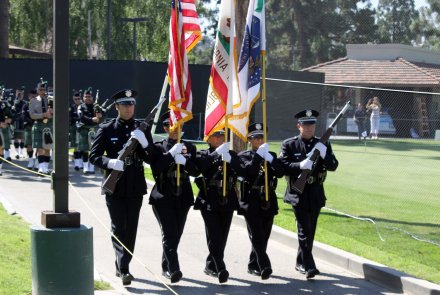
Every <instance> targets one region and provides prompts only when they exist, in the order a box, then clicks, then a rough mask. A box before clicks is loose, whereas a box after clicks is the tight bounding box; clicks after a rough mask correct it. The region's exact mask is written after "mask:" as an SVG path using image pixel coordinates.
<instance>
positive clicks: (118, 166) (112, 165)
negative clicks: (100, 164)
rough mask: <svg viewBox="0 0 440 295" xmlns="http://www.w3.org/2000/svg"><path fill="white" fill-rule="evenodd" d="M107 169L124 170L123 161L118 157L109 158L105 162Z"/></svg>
mask: <svg viewBox="0 0 440 295" xmlns="http://www.w3.org/2000/svg"><path fill="white" fill-rule="evenodd" d="M107 167H108V169H113V170H118V171H124V161H121V160H118V159H111V160H110V161H108V164H107Z"/></svg>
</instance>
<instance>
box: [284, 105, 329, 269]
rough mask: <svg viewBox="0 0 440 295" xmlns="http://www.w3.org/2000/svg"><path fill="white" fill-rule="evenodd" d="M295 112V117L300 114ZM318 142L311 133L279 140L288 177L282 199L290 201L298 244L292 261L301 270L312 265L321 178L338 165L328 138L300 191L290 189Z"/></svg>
mask: <svg viewBox="0 0 440 295" xmlns="http://www.w3.org/2000/svg"><path fill="white" fill-rule="evenodd" d="M301 113H303V114H304V113H305V111H304V112H300V113H298V114H301ZM298 114H297V115H296V116H295V117H298V116H301V115H298ZM318 115H319V113H318ZM316 116H317V115H316ZM315 122H316V120H315ZM313 124H314V123H313ZM318 142H319V138H318V137H315V136H313V137H312V138H310V139H305V138H303V137H302V136H301V135H299V136H295V137H292V138H288V139H286V140H284V141H283V143H282V145H281V151H280V156H279V157H278V159H279V161H280V162H281V165H282V166H283V168H284V173H285V174H286V179H288V183H287V189H286V193H285V195H284V202H285V203H288V204H291V205H292V208H293V212H294V213H295V217H296V221H297V222H296V225H297V229H298V243H299V247H298V254H297V258H296V264H297V267H298V268H301V269H303V271H308V270H310V269H316V265H315V261H314V259H313V255H312V248H313V240H314V237H315V231H316V225H317V222H318V217H319V213H320V210H321V208H322V207H324V206H325V200H326V197H325V193H324V186H323V182H324V180H325V177H326V174H327V171H335V170H336V168H337V167H338V161H337V160H336V157H335V155H334V154H333V152H332V147H331V145H330V142H328V141H327V142H326V143H325V146H326V147H327V152H326V156H325V159H324V160H322V158H321V156H318V161H317V162H316V166H315V168H314V169H313V172H312V173H311V175H310V178H309V182H308V183H306V184H305V187H304V191H303V193H302V194H297V193H296V192H295V191H293V190H292V189H291V186H292V185H293V183H294V182H295V180H296V179H297V178H298V176H299V175H300V174H301V172H302V170H301V169H300V162H301V161H303V160H305V159H306V158H307V154H308V153H310V152H311V151H312V149H313V147H314V146H315V145H316V144H317V143H318ZM301 266H302V267H301ZM300 271H301V270H300Z"/></svg>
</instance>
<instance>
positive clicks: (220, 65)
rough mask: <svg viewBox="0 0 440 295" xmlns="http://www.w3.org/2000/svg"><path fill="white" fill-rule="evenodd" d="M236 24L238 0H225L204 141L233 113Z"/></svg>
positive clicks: (210, 83)
mask: <svg viewBox="0 0 440 295" xmlns="http://www.w3.org/2000/svg"><path fill="white" fill-rule="evenodd" d="M234 26H235V25H234V0H223V1H222V3H221V6H220V14H219V21H218V27H217V37H216V40H215V47H214V55H213V60H212V67H211V77H210V79H209V90H208V98H207V101H206V112H205V132H204V135H205V138H204V140H207V139H208V138H209V136H210V135H211V134H212V133H214V132H215V131H217V130H220V129H223V128H224V127H225V116H226V114H231V113H232V93H231V92H232V91H231V89H232V76H233V68H234V53H235V46H234ZM228 102H230V103H228Z"/></svg>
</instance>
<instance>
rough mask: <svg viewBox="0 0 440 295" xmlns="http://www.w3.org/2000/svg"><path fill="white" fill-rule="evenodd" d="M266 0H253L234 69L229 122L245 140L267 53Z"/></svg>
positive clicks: (258, 94) (258, 92) (233, 129)
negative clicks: (263, 61)
mask: <svg viewBox="0 0 440 295" xmlns="http://www.w3.org/2000/svg"><path fill="white" fill-rule="evenodd" d="M264 6H265V3H264V0H250V1H249V8H248V14H247V18H246V28H245V32H244V38H243V43H242V46H241V51H240V55H239V57H238V60H236V61H235V63H236V66H235V67H234V70H236V72H235V73H233V78H234V79H233V80H234V81H233V89H234V91H233V98H232V101H233V111H232V116H228V118H229V125H230V127H231V129H232V131H234V133H236V134H237V135H238V136H239V137H240V138H241V139H242V140H244V141H246V140H247V135H248V132H247V128H248V125H249V115H250V113H251V110H252V106H253V105H254V103H255V102H256V101H257V99H258V98H259V97H260V80H261V66H262V63H261V56H262V55H264V54H266V23H265V7H264Z"/></svg>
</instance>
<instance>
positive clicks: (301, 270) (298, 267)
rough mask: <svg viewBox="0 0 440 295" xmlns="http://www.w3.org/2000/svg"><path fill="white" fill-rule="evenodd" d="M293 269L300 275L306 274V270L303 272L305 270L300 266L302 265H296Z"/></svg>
mask: <svg viewBox="0 0 440 295" xmlns="http://www.w3.org/2000/svg"><path fill="white" fill-rule="evenodd" d="M295 269H296V270H297V271H299V273H300V274H305V273H306V270H305V268H304V265H302V264H297V265H296V266H295Z"/></svg>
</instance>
